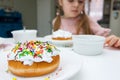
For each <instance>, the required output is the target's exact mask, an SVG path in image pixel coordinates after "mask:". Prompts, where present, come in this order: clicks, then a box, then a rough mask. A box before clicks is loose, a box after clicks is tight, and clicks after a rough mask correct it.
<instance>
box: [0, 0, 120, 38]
mask: <svg viewBox="0 0 120 80" xmlns="http://www.w3.org/2000/svg"><path fill="white" fill-rule="evenodd" d="M56 1H57V0H0V37H12V35H11V33H10V32H11V31H13V30H19V29H23V27H26V29H37V30H38V36H39V37H42V36H46V35H49V34H51V33H52V24H51V23H52V20H53V19H54V17H55V16H56V15H55V14H56V9H57V5H56ZM86 13H87V14H88V15H89V16H91V17H92V18H93V19H94V20H95V21H97V22H98V23H99V24H100V25H101V26H102V27H107V28H111V29H112V33H113V34H115V35H117V36H120V0H86Z"/></svg>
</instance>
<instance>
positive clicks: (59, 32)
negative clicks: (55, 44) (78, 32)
mask: <svg viewBox="0 0 120 80" xmlns="http://www.w3.org/2000/svg"><path fill="white" fill-rule="evenodd" d="M52 37H53V38H57V37H64V38H69V37H72V33H70V32H68V31H64V30H61V29H59V30H57V31H55V32H53V34H52Z"/></svg>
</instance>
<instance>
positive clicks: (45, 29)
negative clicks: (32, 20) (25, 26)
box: [37, 0, 55, 36]
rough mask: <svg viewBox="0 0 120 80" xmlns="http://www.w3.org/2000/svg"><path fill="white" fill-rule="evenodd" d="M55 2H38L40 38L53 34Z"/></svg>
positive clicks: (45, 0)
mask: <svg viewBox="0 0 120 80" xmlns="http://www.w3.org/2000/svg"><path fill="white" fill-rule="evenodd" d="M54 9H55V6H54V0H37V27H38V36H46V35H49V34H51V33H52V25H51V22H52V19H53V17H54V15H55V14H54V13H55V10H54Z"/></svg>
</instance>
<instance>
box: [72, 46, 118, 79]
mask: <svg viewBox="0 0 120 80" xmlns="http://www.w3.org/2000/svg"><path fill="white" fill-rule="evenodd" d="M80 58H82V59H83V66H82V68H81V70H80V72H79V73H78V74H76V75H75V76H74V77H73V78H71V79H70V80H120V49H113V48H105V49H104V53H103V54H102V55H97V56H83V55H80Z"/></svg>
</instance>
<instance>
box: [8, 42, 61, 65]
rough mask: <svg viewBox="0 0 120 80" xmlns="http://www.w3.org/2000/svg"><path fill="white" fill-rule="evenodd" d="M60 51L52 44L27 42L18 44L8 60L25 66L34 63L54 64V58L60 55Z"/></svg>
mask: <svg viewBox="0 0 120 80" xmlns="http://www.w3.org/2000/svg"><path fill="white" fill-rule="evenodd" d="M59 52H60V51H59V50H58V49H57V48H56V47H55V46H54V45H52V44H50V43H48V42H42V41H29V42H28V41H27V42H25V43H19V42H18V43H17V44H16V45H15V47H14V48H13V49H12V50H11V52H10V53H9V54H8V56H7V58H8V60H16V61H21V62H23V64H24V65H32V64H33V62H42V61H45V62H48V63H50V62H52V56H56V55H58V53H59Z"/></svg>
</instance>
